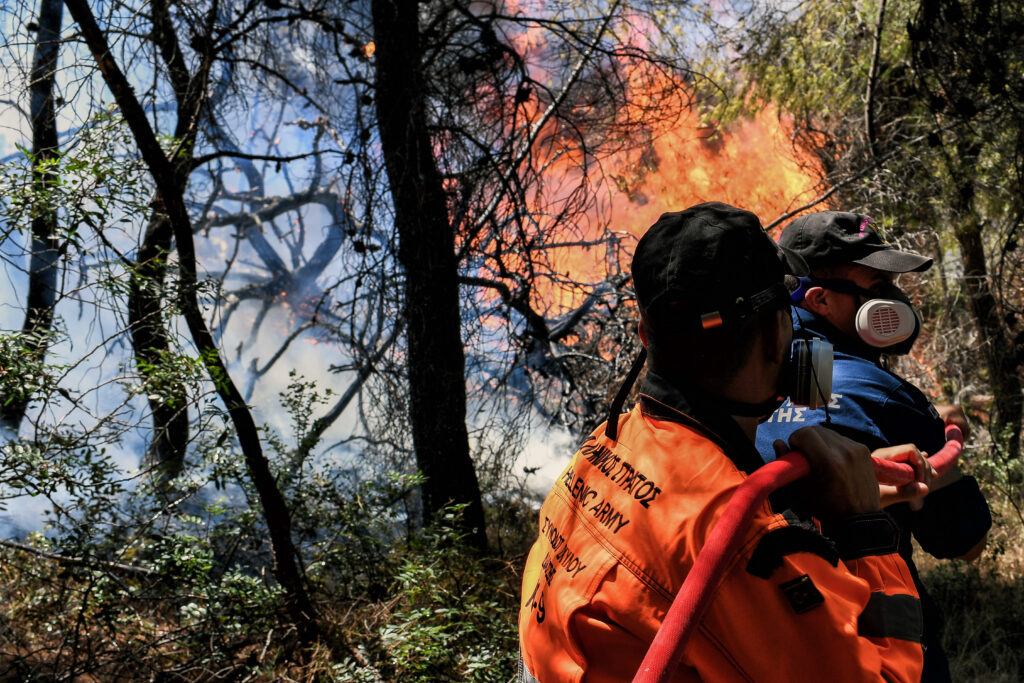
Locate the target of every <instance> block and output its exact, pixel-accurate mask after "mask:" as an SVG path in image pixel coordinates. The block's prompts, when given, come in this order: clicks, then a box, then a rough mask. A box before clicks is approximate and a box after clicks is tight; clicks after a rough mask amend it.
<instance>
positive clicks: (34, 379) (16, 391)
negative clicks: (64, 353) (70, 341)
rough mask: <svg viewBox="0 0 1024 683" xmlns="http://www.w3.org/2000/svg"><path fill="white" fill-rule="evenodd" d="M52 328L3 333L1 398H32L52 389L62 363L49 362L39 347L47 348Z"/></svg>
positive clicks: (5, 401)
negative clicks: (52, 363) (49, 329)
mask: <svg viewBox="0 0 1024 683" xmlns="http://www.w3.org/2000/svg"><path fill="white" fill-rule="evenodd" d="M54 337H55V334H54V333H53V332H50V331H47V330H38V331H33V332H14V333H10V334H2V335H0V401H2V402H3V404H4V405H9V404H11V403H22V402H26V403H28V402H31V401H32V400H36V399H40V397H42V396H45V395H47V394H49V393H50V392H52V391H53V389H54V387H56V385H57V378H58V376H59V374H60V370H61V367H60V366H57V365H51V364H48V363H47V362H46V359H45V357H44V355H43V354H42V353H40V352H38V351H36V349H39V348H46V347H47V346H48V345H49V343H50V341H51V340H52V339H53V338H54Z"/></svg>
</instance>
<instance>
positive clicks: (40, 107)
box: [0, 0, 64, 434]
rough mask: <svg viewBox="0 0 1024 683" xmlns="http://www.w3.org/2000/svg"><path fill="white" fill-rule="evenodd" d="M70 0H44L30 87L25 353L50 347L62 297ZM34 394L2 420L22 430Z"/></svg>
mask: <svg viewBox="0 0 1024 683" xmlns="http://www.w3.org/2000/svg"><path fill="white" fill-rule="evenodd" d="M63 10H64V4H63V2H62V1H61V0H42V3H41V4H40V8H39V27H38V30H37V31H36V46H35V55H34V58H33V60H32V73H31V76H30V83H29V91H30V97H31V101H30V102H31V103H30V108H29V116H30V117H31V125H32V167H33V168H32V179H33V182H34V184H35V190H36V195H35V196H36V198H37V202H36V206H35V207H34V210H33V212H32V249H31V256H30V258H29V273H28V300H27V302H26V304H27V305H26V309H25V322H24V323H23V324H22V327H21V331H22V334H23V340H24V350H25V353H28V354H31V355H34V356H42V355H43V354H45V353H46V348H47V345H48V343H49V333H50V329H51V326H52V324H53V308H54V306H55V305H56V301H57V276H58V274H59V268H58V265H57V261H58V259H59V258H60V239H59V237H58V225H57V206H56V205H55V203H54V202H52V201H51V200H49V199H48V198H47V194H48V193H47V190H48V188H49V187H51V186H52V185H53V184H54V183H55V182H57V174H56V171H55V170H54V168H53V166H52V164H54V163H55V162H56V160H57V158H58V156H59V149H58V141H57V116H56V107H55V106H54V94H53V91H54V80H55V78H56V74H57V56H58V52H59V47H60V42H59V41H60V24H61V19H62V17H63ZM30 399H31V396H30V395H22V396H19V397H17V398H15V399H14V400H12V401H11V402H10V403H6V404H4V405H3V406H2V407H0V425H2V426H3V427H5V428H6V429H8V430H10V431H11V432H12V433H15V434H16V433H17V431H18V426H19V425H20V424H21V421H22V418H24V417H25V410H26V409H27V408H28V404H29V401H30Z"/></svg>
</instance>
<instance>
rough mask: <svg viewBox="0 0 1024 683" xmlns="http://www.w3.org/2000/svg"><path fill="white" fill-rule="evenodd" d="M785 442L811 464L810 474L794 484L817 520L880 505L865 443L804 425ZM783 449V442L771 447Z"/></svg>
mask: <svg viewBox="0 0 1024 683" xmlns="http://www.w3.org/2000/svg"><path fill="white" fill-rule="evenodd" d="M789 445H790V447H791V448H792V449H793V450H797V451H800V452H801V453H803V454H804V456H805V457H806V458H807V461H808V463H810V466H811V475H810V477H808V478H806V479H804V480H802V481H801V482H799V483H798V484H797V487H798V490H799V491H800V493H801V494H802V496H803V497H804V499H805V500H806V501H807V502H808V503H809V504H810V510H811V514H813V515H814V516H815V517H817V518H818V519H819V520H828V519H837V518H841V517H849V516H850V515H855V514H858V513H863V512H875V511H877V510H880V509H881V505H880V502H879V496H878V480H877V479H876V478H875V469H874V467H873V466H872V465H871V452H870V451H868V448H867V446H865V445H863V444H860V443H857V442H856V441H852V440H850V439H847V438H846V437H844V436H840V435H839V434H836V433H835V432H833V431H832V430H830V429H825V428H823V427H804V428H803V429H798V430H797V431H795V432H793V433H792V434H791V435H790V436H789ZM780 448H781V449H782V450H783V452H785V450H786V444H785V442H783V441H781V440H778V441H776V442H775V450H776V452H779V450H780Z"/></svg>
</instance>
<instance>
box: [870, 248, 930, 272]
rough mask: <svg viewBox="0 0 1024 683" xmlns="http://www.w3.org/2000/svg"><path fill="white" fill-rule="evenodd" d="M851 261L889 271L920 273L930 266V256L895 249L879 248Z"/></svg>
mask: <svg viewBox="0 0 1024 683" xmlns="http://www.w3.org/2000/svg"><path fill="white" fill-rule="evenodd" d="M853 263H859V264H861V265H862V266H869V267H871V268H874V269H876V270H884V271H886V272H889V273H920V272H921V271H925V270H928V269H929V268H931V267H932V259H931V258H930V257H928V256H921V255H920V254H911V253H910V252H908V251H898V250H896V249H879V250H878V251H873V252H871V253H870V254H868V255H867V256H865V257H863V258H859V259H854V260H853Z"/></svg>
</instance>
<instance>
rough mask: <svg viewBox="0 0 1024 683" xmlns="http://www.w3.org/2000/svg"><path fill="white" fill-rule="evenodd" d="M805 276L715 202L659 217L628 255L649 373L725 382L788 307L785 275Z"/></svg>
mask: <svg viewBox="0 0 1024 683" xmlns="http://www.w3.org/2000/svg"><path fill="white" fill-rule="evenodd" d="M806 272H807V270H806V266H805V264H804V263H803V261H802V259H800V257H799V256H796V255H794V254H792V253H790V252H788V251H787V250H784V249H780V248H779V247H778V245H776V244H775V242H774V241H773V240H772V239H771V238H770V237H769V236H768V235H767V233H765V231H764V229H763V228H762V227H761V223H760V221H759V220H758V218H757V216H755V215H754V214H752V213H750V212H749V211H744V210H742V209H738V208H736V207H734V206H729V205H727V204H721V203H717V202H712V203H706V204H699V205H697V206H693V207H690V208H688V209H686V210H684V211H678V212H673V213H666V214H663V215H662V216H661V218H660V219H658V221H657V222H656V223H655V224H654V225H652V226H651V228H650V229H649V230H648V231H647V233H646V234H645V235H644V236H643V238H641V240H640V242H639V243H638V244H637V248H636V252H635V253H634V255H633V281H634V286H635V288H636V296H637V303H638V304H639V307H640V314H641V320H642V323H643V325H644V329H645V331H646V334H647V349H648V353H649V356H650V364H651V367H652V368H653V369H654V370H656V371H658V372H660V373H661V374H665V375H668V376H669V378H670V379H680V380H684V381H694V382H696V383H697V384H703V383H705V382H706V381H715V380H722V379H728V378H730V377H731V376H732V375H733V374H734V373H735V371H736V370H737V369H738V368H739V367H741V366H742V364H743V362H744V360H745V358H744V356H745V355H746V353H747V352H748V351H749V348H750V346H751V345H752V344H753V343H754V341H755V340H756V338H757V336H758V334H759V333H760V330H761V329H763V327H764V323H765V320H766V319H767V317H769V316H770V317H772V318H774V317H775V312H776V311H778V310H779V309H782V308H786V307H788V306H789V294H788V291H787V289H786V287H785V285H784V284H783V281H784V277H785V275H786V274H787V273H789V274H795V275H805V274H806Z"/></svg>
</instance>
